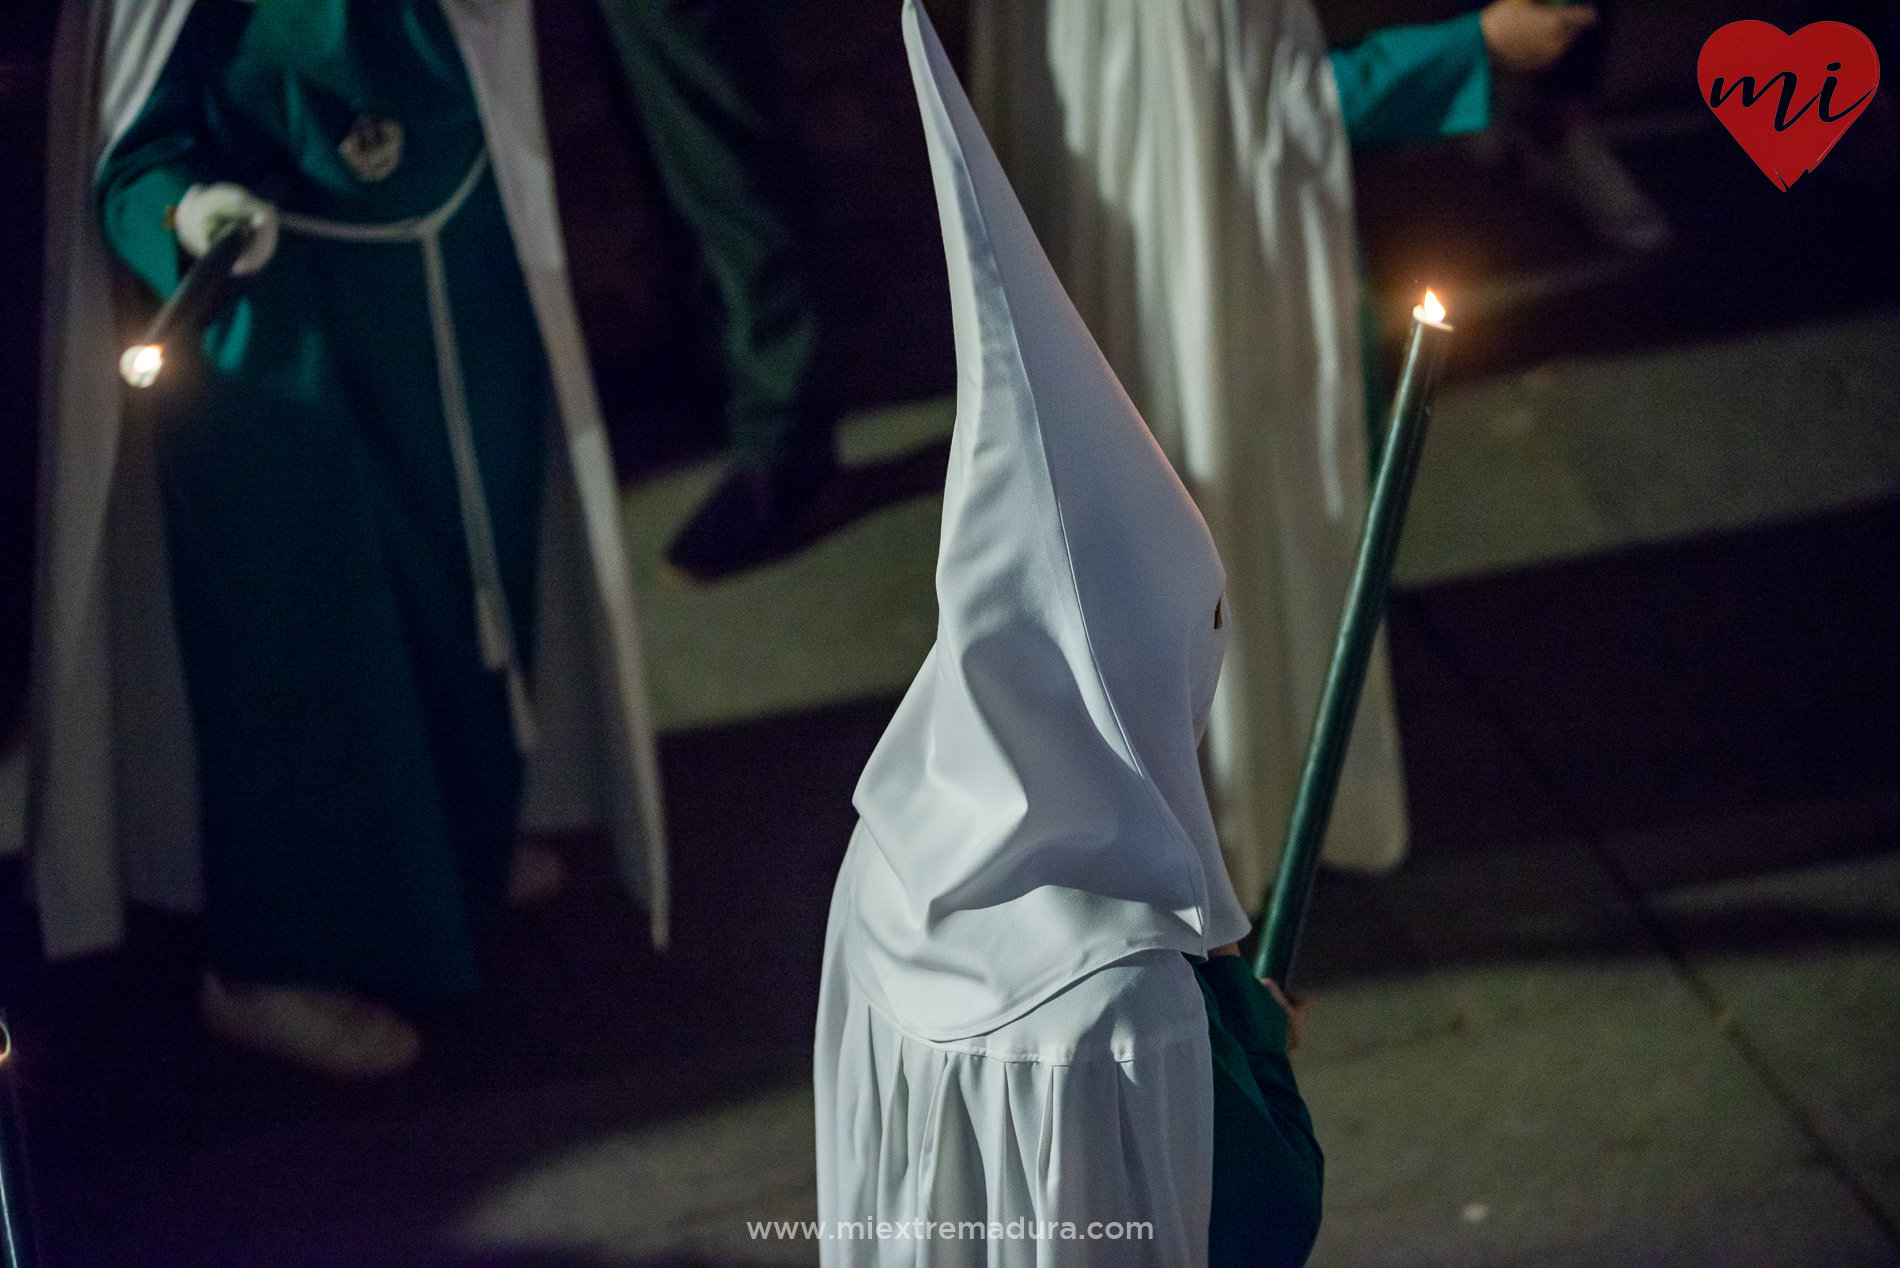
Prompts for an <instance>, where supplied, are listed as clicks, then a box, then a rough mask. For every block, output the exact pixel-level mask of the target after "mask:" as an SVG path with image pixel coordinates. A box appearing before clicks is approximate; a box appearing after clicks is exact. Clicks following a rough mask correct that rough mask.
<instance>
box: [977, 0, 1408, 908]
mask: <svg viewBox="0 0 1900 1268" xmlns="http://www.w3.org/2000/svg"><path fill="white" fill-rule="evenodd" d="M971 76H972V80H973V85H974V90H973V94H972V95H973V96H974V97H975V99H976V103H977V109H978V112H979V115H980V116H981V117H982V119H983V122H984V126H985V128H986V130H987V131H988V133H989V136H990V140H991V143H992V144H993V145H994V146H995V147H996V150H997V153H998V156H999V157H1000V158H1001V159H1002V161H1003V165H1004V168H1005V170H1007V171H1008V172H1009V174H1010V178H1011V180H1012V182H1013V183H1014V185H1015V186H1016V190H1017V193H1018V195H1019V196H1020V197H1021V199H1022V202H1023V205H1024V208H1025V210H1026V211H1027V212H1028V213H1029V217H1030V221H1031V223H1032V224H1033V225H1034V226H1035V228H1036V232H1037V235H1038V237H1040V238H1041V240H1042V243H1043V247H1044V249H1045V250H1046V251H1047V252H1048V254H1049V257H1050V260H1051V261H1052V262H1053V263H1054V264H1055V267H1056V271H1057V273H1058V274H1060V275H1061V277H1062V279H1063V283H1064V285H1065V286H1066V287H1067V289H1068V291H1069V294H1070V296H1071V297H1072V298H1073V299H1074V301H1075V304H1076V307H1077V308H1078V309H1079V310H1080V311H1081V313H1082V315H1083V318H1084V319H1085V320H1086V321H1087V322H1088V324H1089V327H1090V329H1091V330H1092V331H1093V332H1094V334H1095V337H1096V340H1097V342H1098V343H1100V345H1101V347H1102V350H1103V352H1104V353H1105V354H1106V356H1107V357H1108V360H1109V363H1110V364H1111V365H1112V366H1114V368H1115V372H1116V374H1117V376H1118V377H1119V378H1120V379H1121V381H1122V384H1123V386H1124V387H1126V388H1127V390H1128V393H1129V395H1130V396H1131V397H1132V398H1133V399H1134V401H1135V404H1136V405H1137V407H1139V408H1140V410H1141V412H1142V415H1143V417H1144V418H1146V420H1147V421H1148V423H1149V425H1150V427H1152V428H1153V430H1154V433H1155V436H1156V438H1157V439H1158V440H1159V441H1160V442H1161V446H1162V448H1163V449H1164V450H1165V451H1166V452H1167V454H1168V456H1169V458H1170V459H1171V460H1172V461H1173V463H1174V465H1175V469H1176V470H1177V471H1179V472H1180V474H1181V478H1182V480H1183V481H1184V482H1185V483H1186V484H1187V486H1188V489H1189V491H1190V492H1191V493H1193V495H1194V498H1195V500H1196V501H1197V502H1198V503H1199V504H1200V507H1201V511H1202V513H1203V514H1204V515H1205V516H1206V518H1207V522H1208V526H1209V528H1210V529H1211V530H1212V531H1213V534H1214V540H1215V542H1216V544H1217V545H1218V546H1219V548H1220V553H1221V560H1222V563H1223V564H1224V565H1225V566H1226V569H1227V578H1228V593H1229V595H1230V597H1231V599H1232V603H1233V637H1232V641H1231V643H1230V646H1229V650H1228V653H1227V660H1226V663H1225V666H1224V668H1223V671H1222V675H1221V682H1220V689H1219V693H1218V695H1217V697H1216V700H1215V704H1214V712H1213V718H1212V721H1211V724H1210V726H1209V728H1208V740H1207V766H1208V777H1209V783H1210V790H1209V791H1210V796H1211V797H1212V799H1213V802H1214V813H1215V820H1216V823H1217V825H1218V827H1219V832H1220V839H1221V845H1222V848H1223V851H1224V853H1225V855H1226V859H1227V863H1228V867H1229V870H1230V873H1231V875H1232V877H1233V880H1234V885H1235V888H1236V889H1237V890H1238V891H1239V893H1240V896H1241V898H1242V900H1243V901H1244V902H1246V903H1248V904H1253V903H1257V902H1258V901H1260V899H1261V897H1262V895H1263V894H1264V893H1265V890H1266V886H1267V884H1268V883H1269V881H1271V879H1272V876H1273V871H1274V868H1275V867H1276V866H1277V864H1278V861H1279V853H1280V846H1281V843H1282V841H1283V839H1284V834H1285V830H1286V824H1287V818H1288V815H1289V813H1290V811H1291V808H1292V803H1293V798H1294V795H1295V792H1296V791H1297V788H1298V784H1299V776H1300V771H1301V768H1302V766H1303V764H1304V762H1305V757H1306V747H1307V741H1308V739H1309V737H1310V735H1311V731H1312V724H1313V718H1314V714H1315V712H1316V711H1317V709H1318V701H1319V695H1320V688H1321V685H1322V683H1323V682H1324V680H1325V674H1326V668H1327V665H1328V663H1329V661H1330V658H1331V654H1332V648H1333V642H1334V639H1335V637H1336V635H1337V632H1338V625H1339V616H1340V612H1341V609H1342V607H1343V605H1344V599H1345V593H1346V587H1347V584H1348V582H1349V580H1350V577H1351V571H1352V562H1353V559H1354V555H1355V552H1356V549H1357V545H1358V538H1359V532H1360V528H1361V525H1362V524H1363V522H1364V518H1365V504H1366V471H1367V465H1366V452H1365V424H1364V418H1365V410H1364V400H1363V396H1364V390H1363V386H1362V379H1361V373H1360V356H1359V343H1358V339H1359V333H1358V313H1359V284H1358V279H1357V277H1356V275H1355V268H1354V247H1353V225H1352V183H1351V181H1352V173H1351V167H1350V162H1349V159H1350V156H1349V154H1348V152H1347V145H1346V134H1345V129H1344V125H1343V123H1342V122H1341V119H1340V113H1339V102H1338V93H1337V89H1336V87H1335V85H1334V82H1333V76H1332V67H1331V64H1330V62H1329V61H1328V59H1327V56H1326V45H1325V40H1324V38H1323V36H1322V34H1321V32H1320V29H1319V24H1318V20H1317V18H1316V17H1315V16H1314V14H1313V11H1312V7H1311V6H1310V4H1308V3H1307V0H975V9H974V14H973V23H972V69H971ZM1405 841H1406V823H1405V802H1404V780H1403V770H1402V767H1401V765H1400V761H1399V749H1398V727H1397V721H1396V717H1395V715H1394V713H1393V704H1392V690H1391V680H1390V674H1389V671H1388V669H1387V661H1386V655H1385V647H1384V643H1383V641H1381V643H1380V644H1379V645H1378V646H1377V648H1376V649H1375V654H1374V657H1373V662H1372V666H1371V669H1370V672H1369V673H1368V675H1367V679H1366V685H1365V692H1364V696H1363V697H1362V700H1361V704H1360V708H1359V716H1358V721H1357V726H1356V730H1355V733H1354V738H1353V741H1352V745H1351V748H1350V750H1349V753H1348V757H1347V761H1346V766H1345V771H1344V774H1343V776H1342V778H1341V780H1340V787H1339V796H1338V801H1337V803H1336V805H1335V809H1334V812H1333V819H1332V824H1331V829H1330V831H1329V834H1328V836H1327V842H1326V850H1325V855H1324V857H1325V859H1326V861H1327V862H1329V863H1332V864H1335V865H1338V866H1342V867H1350V868H1354V869H1358V870H1366V871H1377V870H1382V869H1385V868H1389V867H1392V866H1395V865H1396V864H1397V863H1398V862H1399V860H1400V859H1401V858H1402V857H1403V856H1404V851H1405Z"/></svg>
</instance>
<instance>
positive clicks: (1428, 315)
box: [1412, 291, 1445, 326]
mask: <svg viewBox="0 0 1900 1268" xmlns="http://www.w3.org/2000/svg"><path fill="white" fill-rule="evenodd" d="M1412 315H1413V316H1414V317H1416V318H1418V319H1419V320H1420V321H1429V322H1430V323H1432V325H1434V326H1442V325H1444V324H1445V306H1444V305H1443V304H1441V303H1439V302H1438V296H1436V295H1434V294H1432V293H1431V292H1430V291H1426V292H1425V302H1424V303H1422V304H1420V305H1419V306H1418V307H1417V308H1414V309H1413V310H1412Z"/></svg>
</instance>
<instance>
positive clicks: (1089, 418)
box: [814, 0, 1247, 1265]
mask: <svg viewBox="0 0 1900 1268" xmlns="http://www.w3.org/2000/svg"><path fill="white" fill-rule="evenodd" d="M904 34H905V42H906V46H907V48H908V50H909V54H910V64H911V76H912V80H913V83H914V84H915V86H916V89H917V97H918V103H919V107H920V110H921V113H922V116H923V124H924V135H925V140H926V143H927V146H928V148H929V151H930V166H931V174H932V178H933V181H934V183H935V186H936V191H937V208H938V216H939V220H940V222H941V224H942V228H943V237H944V252H945V264H946V266H947V274H948V281H949V288H950V307H951V314H952V324H953V327H954V332H955V338H956V352H957V422H956V429H955V432H954V434H953V436H952V438H951V445H950V463H949V474H948V478H947V479H946V481H945V487H944V512H943V531H942V533H941V535H940V538H939V544H938V556H937V609H938V616H937V641H936V645H935V646H934V647H933V648H932V649H931V652H930V655H929V656H928V657H927V658H926V659H925V662H924V664H923V667H922V668H921V669H919V670H918V673H917V678H916V680H915V681H914V682H913V683H912V684H911V688H910V691H909V692H908V693H907V694H906V695H905V698H904V701H903V703H902V704H901V705H900V706H899V707H898V710H897V713H896V715H895V716H894V717H893V718H892V720H891V724H890V726H889V728H888V729H887V730H886V731H885V733H884V737H883V739H882V740H880V741H879V743H878V746H877V749H876V750H875V751H874V752H873V754H872V756H871V759H870V760H869V761H868V762H867V763H866V765H865V769H864V774H863V777H862V778H861V779H860V780H859V781H858V786H857V790H856V793H855V795H854V797H853V804H854V805H855V806H856V807H857V810H858V813H859V816H860V819H859V823H858V828H857V831H856V833H855V834H854V835H853V838H852V843H851V847H850V849H849V851H848V852H847V854H846V857H845V861H844V866H843V868H842V869H841V870H840V872H839V877H838V885H837V889H836V891H835V893H834V896H833V900H832V908H831V918H830V925H829V928H828V930H827V934H826V952H825V965H824V977H823V983H822V986H821V996H820V1004H819V1019H818V1034H817V1038H816V1047H815V1052H814V1066H815V1083H816V1094H817V1112H818V1140H817V1145H818V1205H819V1215H820V1218H821V1219H822V1220H825V1221H827V1223H828V1228H827V1231H826V1234H825V1237H824V1240H823V1242H822V1243H821V1250H822V1253H823V1255H824V1257H825V1262H827V1263H829V1264H836V1265H870V1264H880V1265H881V1264H905V1263H908V1264H931V1265H938V1264H963V1263H985V1264H1043V1265H1071V1264H1073V1265H1099V1264H1121V1263H1132V1264H1157V1265H1182V1264H1189V1265H1191V1264H1198V1263H1204V1262H1205V1261H1206V1258H1207V1253H1208V1217H1209V1212H1210V1207H1211V1202H1212V1193H1213V1130H1214V1128H1213V1099H1214V1089H1213V1068H1212V1054H1211V1051H1210V1042H1209V1033H1208V1017H1207V1011H1206V1007H1205V1005H1204V1003H1203V1000H1202V997H1201V994H1200V989H1199V987H1198V985H1197V983H1196V981H1195V975H1194V970H1193V968H1192V967H1191V965H1190V964H1189V961H1188V957H1189V956H1196V957H1198V956H1204V955H1206V954H1208V953H1209V952H1210V951H1212V950H1213V949H1215V948H1217V947H1219V946H1222V945H1223V944H1226V943H1228V942H1232V941H1234V940H1236V939H1238V938H1240V937H1242V936H1243V935H1244V934H1245V933H1246V931H1247V918H1246V915H1245V913H1244V911H1243V910H1242V909H1241V906H1240V902H1239V900H1238V899H1237V898H1236V897H1235V894H1234V891H1233V887H1232V886H1231V885H1230V884H1229V883H1228V879H1227V875H1226V871H1225V869H1224V868H1223V866H1222V862H1221V855H1220V847H1219V843H1218V841H1217V839H1216V837H1215V832H1214V821H1213V817H1212V816H1211V814H1210V813H1209V811H1208V805H1207V795H1206V792H1205V790H1204V788H1203V786H1202V781H1201V773H1200V769H1199V767H1198V764H1197V761H1196V756H1195V750H1196V745H1197V742H1198V740H1199V738H1200V735H1201V733H1202V731H1203V730H1204V728H1205V726H1206V721H1207V715H1208V709H1209V708H1210V706H1211V704H1212V702H1213V697H1214V690H1215V682H1216V679H1217V677H1218V675H1219V671H1220V664H1221V659H1222V653H1223V651H1224V650H1225V647H1226V634H1225V622H1224V621H1223V619H1222V612H1223V607H1224V604H1225V599H1224V586H1225V578H1224V574H1223V571H1222V568H1221V562H1220V558H1219V555H1218V554H1217V552H1216V551H1215V549H1214V543H1213V539H1212V538H1211V537H1210V536H1209V534H1208V530H1207V525H1206V524H1205V523H1204V522H1203V520H1202V517H1201V514H1200V512H1199V511H1198V510H1197V509H1196V508H1195V505H1194V502H1193V500H1192V499H1191V498H1190V497H1189V496H1188V493H1187V490H1186V489H1184V488H1183V487H1182V485H1181V481H1180V480H1179V478H1178V477H1177V476H1176V475H1175V473H1174V471H1173V469H1172V468H1171V467H1170V466H1169V464H1168V460H1167V458H1166V456H1165V455H1164V454H1163V453H1162V452H1161V450H1160V448H1159V447H1158V446H1157V445H1156V444H1155V441H1154V438H1153V437H1152V436H1151V435H1150V434H1149V431H1148V429H1147V427H1146V426H1145V425H1144V424H1143V422H1142V420H1141V418H1140V416H1139V415H1138V414H1137V413H1136V412H1135V409H1134V407H1133V406H1132V405H1131V404H1130V403H1129V401H1128V398H1127V396H1126V395H1125V394H1124V393H1123V392H1122V390H1121V388H1120V386H1119V385H1118V384H1117V383H1116V382H1115V376H1114V373H1113V372H1112V371H1111V370H1110V369H1109V366H1108V364H1107V363H1106V362H1105V361H1104V360H1103V359H1102V355H1101V353H1100V351H1099V350H1098V349H1097V348H1096V347H1095V344H1094V342H1093V341H1092V340H1091V339H1090V337H1089V332H1088V330H1087V328H1086V327H1085V326H1084V325H1083V323H1082V320H1081V318H1080V317H1079V316H1077V314H1076V312H1075V309H1074V307H1073V306H1072V305H1070V303H1069V301H1068V298H1067V297H1066V296H1065V295H1064V294H1063V291H1062V286H1061V283H1060V282H1059V281H1058V280H1057V278H1056V275H1055V272H1054V270H1053V269H1051V268H1050V266H1049V262H1048V260H1047V259H1046V258H1045V257H1044V255H1043V252H1042V249H1041V248H1040V247H1039V246H1038V245H1037V242H1036V238H1035V235H1034V233H1033V232H1032V230H1031V228H1030V225H1029V222H1028V220H1027V219H1026V218H1025V217H1024V215H1023V211H1022V208H1021V207H1020V206H1018V204H1017V201H1016V198H1015V195H1014V194H1013V193H1012V192H1011V191H1010V187H1009V182H1008V180H1007V178H1006V177H1005V176H1004V174H1003V170H1002V168H1001V166H1000V165H999V164H998V163H997V161H996V156H995V155H994V154H993V153H992V152H991V150H990V147H989V144H988V142H987V141H986V140H985V138H984V136H983V132H982V129H981V128H980V127H979V126H978V124H977V120H976V116H975V114H974V113H973V111H972V110H971V108H970V104H969V102H968V100H967V99H966V98H965V96H964V94H963V90H962V87H961V86H960V85H959V84H958V82H957V79H956V76H955V74H954V72H953V71H952V70H951V68H950V64H949V59H948V58H947V57H946V56H945V54H944V52H943V48H942V46H941V44H940V43H939V42H938V41H937V38H936V35H935V33H934V32H933V31H932V29H931V27H930V25H929V22H928V20H927V19H926V18H925V17H924V16H923V14H922V12H921V10H920V9H919V8H918V7H917V5H916V3H915V0H906V4H905V7H904ZM867 1221H868V1226H867V1223H866V1222H867ZM946 1223H948V1225H949V1228H948V1229H946V1228H945V1227H944V1225H945V1224H946ZM1131 1223H1132V1224H1134V1225H1135V1226H1136V1227H1135V1228H1134V1229H1133V1230H1131V1229H1130V1228H1129V1225H1130V1224H1131ZM1025 1224H1026V1225H1028V1227H1026V1228H1025V1227H1024V1225H1025ZM1051 1224H1053V1225H1054V1227H1053V1229H1052V1228H1051Z"/></svg>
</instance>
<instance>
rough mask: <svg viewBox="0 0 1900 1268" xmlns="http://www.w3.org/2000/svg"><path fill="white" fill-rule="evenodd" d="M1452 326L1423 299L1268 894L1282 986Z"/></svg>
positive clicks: (1271, 940)
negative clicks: (1297, 789) (1278, 860)
mask: <svg viewBox="0 0 1900 1268" xmlns="http://www.w3.org/2000/svg"><path fill="white" fill-rule="evenodd" d="M1450 341H1451V327H1450V326H1448V325H1446V324H1445V310H1444V307H1443V306H1442V305H1440V304H1439V302H1438V298H1437V296H1435V295H1433V294H1432V293H1431V292H1430V291H1426V292H1425V302H1424V303H1422V304H1420V305H1419V306H1418V307H1416V308H1414V309H1413V310H1412V342H1411V345H1410V346H1409V347H1408V348H1407V349H1406V352H1405V371H1404V373H1402V374H1401V375H1400V376H1399V388H1398V391H1397V392H1396V393H1395V394H1394V395H1393V397H1392V417H1391V420H1390V422H1388V424H1387V425H1386V431H1385V447H1384V450H1383V452H1382V453H1381V455H1380V458H1379V473H1378V476H1377V478H1376V479H1374V481H1373V485H1372V501H1371V504H1370V505H1369V506H1368V507H1367V508H1366V529H1365V534H1364V536H1362V537H1361V538H1360V541H1359V560H1358V563H1357V564H1356V565H1355V566H1354V567H1353V573H1352V585H1351V587H1350V588H1349V589H1348V590H1347V591H1346V607H1345V611H1344V612H1343V613H1342V614H1341V616H1340V621H1339V638H1338V639H1337V641H1335V642H1334V644H1333V660H1332V664H1331V666H1330V667H1329V668H1328V669H1327V671H1326V685H1325V687H1324V688H1323V689H1322V690H1321V692H1320V698H1319V714H1318V716H1317V717H1316V718H1315V719H1314V720H1313V738H1312V741H1311V742H1310V743H1309V744H1308V745H1307V749H1306V768H1305V770H1304V771H1303V772H1302V773H1301V775H1300V790H1299V793H1298V795H1297V796H1296V797H1295V798H1294V801H1293V813H1292V815H1291V817H1290V818H1289V820H1288V822H1287V829H1286V844H1285V846H1284V848H1283V849H1282V851H1281V854H1280V872H1279V875H1278V876H1277V877H1275V878H1274V882H1273V888H1272V889H1271V890H1269V891H1268V894H1267V900H1266V907H1267V922H1266V929H1265V930H1264V931H1263V932H1262V933H1261V935H1260V951H1259V954H1258V955H1257V956H1256V957H1255V959H1254V972H1255V973H1256V974H1258V975H1259V976H1261V977H1265V978H1271V979H1272V980H1273V981H1275V982H1279V983H1282V984H1284V983H1285V982H1286V980H1287V974H1288V973H1289V972H1291V971H1292V968H1293V952H1294V950H1295V948H1297V947H1298V945H1299V941H1300V931H1301V929H1302V928H1303V927H1304V925H1305V924H1306V905H1307V900H1308V899H1309V898H1310V897H1311V896H1312V892H1313V879H1314V877H1315V876H1316V875H1318V873H1319V852H1320V846H1321V845H1322V844H1323V843H1324V841H1325V839H1326V824H1327V821H1328V820H1329V819H1330V818H1331V817H1332V813H1333V797H1334V795H1335V794H1336V793H1337V792H1338V791H1339V772H1340V768H1341V767H1342V766H1344V765H1345V761H1346V744H1347V741H1349V740H1350V739H1351V738H1352V724H1353V719H1354V717H1355V716H1356V715H1357V713H1358V709H1359V691H1360V689H1361V688H1362V687H1364V686H1365V681H1366V666H1367V664H1368V663H1370V661H1371V659H1372V640H1373V636H1374V635H1376V634H1377V633H1378V632H1379V622H1380V621H1381V620H1383V619H1384V617H1385V592H1386V585H1387V583H1388V582H1389V581H1390V580H1391V577H1392V559H1393V556H1394V555H1395V554H1397V553H1398V546H1399V531H1400V529H1402V528H1403V527H1404V525H1405V504H1406V502H1407V500H1408V499H1409V498H1410V497H1411V495H1412V477H1413V476H1414V475H1416V474H1417V473H1418V456H1419V451H1420V450H1421V449H1422V448H1423V447H1424V442H1425V426H1426V423H1427V422H1428V421H1429V420H1430V418H1431V402H1432V385H1433V383H1434V382H1435V380H1436V379H1437V378H1438V367H1439V366H1440V365H1441V364H1442V363H1443V362H1444V358H1445V345H1446V344H1447V343H1449V342H1450Z"/></svg>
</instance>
